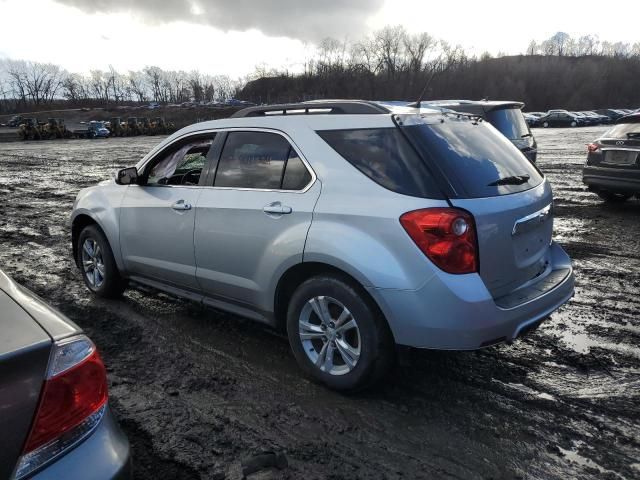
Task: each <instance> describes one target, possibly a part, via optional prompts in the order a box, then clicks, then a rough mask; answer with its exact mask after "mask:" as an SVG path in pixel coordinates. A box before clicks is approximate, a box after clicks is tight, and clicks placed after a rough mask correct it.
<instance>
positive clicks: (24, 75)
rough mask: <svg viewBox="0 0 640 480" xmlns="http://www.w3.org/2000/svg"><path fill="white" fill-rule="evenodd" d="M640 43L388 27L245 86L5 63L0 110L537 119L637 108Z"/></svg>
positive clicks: (261, 73) (327, 45)
mask: <svg viewBox="0 0 640 480" xmlns="http://www.w3.org/2000/svg"><path fill="white" fill-rule="evenodd" d="M638 78H640V42H637V43H635V44H628V43H624V42H609V41H600V39H599V38H598V37H597V36H594V35H585V36H582V37H579V38H573V37H571V36H570V35H568V34H566V33H563V32H558V33H556V34H555V35H553V36H552V37H550V38H548V39H546V40H543V41H540V42H538V41H531V42H530V44H529V46H528V48H527V51H526V52H524V53H523V54H522V55H515V56H505V55H497V56H496V57H494V56H492V55H491V54H489V53H484V54H482V55H480V56H473V55H469V54H468V53H467V52H466V51H465V50H464V49H463V48H462V47H461V46H459V45H455V46H454V45H451V44H449V43H447V42H445V41H443V40H439V39H437V38H435V37H433V36H431V35H430V34H428V33H426V32H425V33H417V34H412V33H409V32H407V31H406V29H405V28H403V27H402V26H387V27H385V28H383V29H380V30H378V31H375V32H372V33H371V34H369V35H368V36H366V37H365V38H362V39H360V40H357V41H346V40H345V41H340V40H336V39H333V38H327V39H325V40H323V41H322V42H320V44H319V45H318V46H317V48H315V49H314V51H313V54H312V55H311V56H310V57H309V58H306V59H304V61H303V63H302V66H301V67H300V68H297V69H296V71H295V72H290V71H288V70H282V69H273V68H268V67H264V66H261V67H257V68H256V70H255V72H254V73H253V74H252V75H249V76H248V77H246V78H244V79H237V80H234V79H231V78H230V77H229V76H228V75H224V74H220V75H209V74H204V73H202V72H199V71H192V72H184V71H168V70H163V69H161V68H159V67H157V66H148V67H145V68H144V69H142V70H140V71H129V72H127V73H122V72H118V71H117V70H116V69H114V68H113V67H109V69H108V70H92V71H90V72H89V73H87V74H78V73H69V72H67V71H65V70H64V69H62V68H61V67H59V66H57V65H54V64H49V63H38V62H29V61H23V60H4V61H2V60H0V111H1V110H4V111H26V110H27V109H37V108H41V107H43V106H46V105H51V104H53V103H64V104H65V105H66V106H68V107H74V106H95V105H110V104H115V105H118V104H127V103H131V102H149V101H153V102H158V103H165V104H167V103H175V104H179V103H183V102H210V101H224V100H226V99H228V98H230V97H237V98H239V99H243V100H249V101H253V102H256V103H278V102H291V101H301V100H309V99H318V98H363V99H378V100H384V99H389V100H391V99H398V100H414V99H417V98H418V96H419V95H420V94H421V93H424V95H425V99H436V98H472V99H479V98H492V99H512V100H521V101H524V102H525V103H527V107H528V109H530V110H546V109H549V108H569V109H588V108H589V109H591V108H604V107H621V108H624V107H634V106H640V89H638V88H635V86H637V82H638Z"/></svg>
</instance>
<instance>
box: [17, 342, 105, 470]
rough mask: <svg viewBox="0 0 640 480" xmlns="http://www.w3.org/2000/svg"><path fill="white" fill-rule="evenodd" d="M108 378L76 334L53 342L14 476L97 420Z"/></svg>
mask: <svg viewBox="0 0 640 480" xmlns="http://www.w3.org/2000/svg"><path fill="white" fill-rule="evenodd" d="M106 403H107V375H106V371H105V368H104V364H103V363H102V359H101V358H100V355H99V354H98V352H97V350H96V347H95V345H94V344H93V342H92V341H91V340H89V339H88V338H87V337H86V336H84V335H80V336H77V337H73V338H70V339H66V340H63V341H61V342H58V343H56V344H55V346H54V348H53V352H52V356H51V359H50V360H49V368H48V372H47V378H46V380H45V382H44V385H43V387H42V394H41V397H40V402H39V404H38V410H37V412H36V415H35V418H34V420H33V424H32V426H31V432H30V433H29V437H28V438H27V441H26V443H25V446H24V450H23V455H22V457H21V458H20V461H19V462H18V466H17V468H16V473H15V478H16V479H19V478H23V477H25V476H26V475H28V474H30V473H32V472H33V471H34V470H36V469H37V468H40V467H41V466H42V465H44V464H45V463H48V462H49V461H51V460H53V459H54V458H56V457H58V456H59V455H60V454H61V453H63V452H64V451H65V450H67V449H69V448H71V447H73V446H74V445H75V444H77V443H78V442H79V441H80V440H82V439H83V438H84V437H86V436H87V435H88V434H89V433H91V432H92V431H93V429H94V428H95V427H96V426H97V424H98V423H99V422H100V420H101V419H102V416H103V415H104V410H105V408H106Z"/></svg>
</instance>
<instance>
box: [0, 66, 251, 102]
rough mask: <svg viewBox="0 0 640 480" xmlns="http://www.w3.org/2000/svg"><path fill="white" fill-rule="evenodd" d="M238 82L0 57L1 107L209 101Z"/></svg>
mask: <svg viewBox="0 0 640 480" xmlns="http://www.w3.org/2000/svg"><path fill="white" fill-rule="evenodd" d="M240 85H241V83H240V82H239V81H237V80H232V79H231V78H230V77H229V76H228V75H207V74H203V73H201V72H199V71H192V72H184V71H173V70H163V69H161V68H160V67H156V66H149V67H145V68H144V69H142V70H140V71H129V72H127V73H120V72H118V71H117V70H116V69H115V68H113V67H111V66H110V67H109V69H108V70H91V71H90V72H89V73H88V74H79V73H69V72H67V71H66V70H64V69H62V68H61V67H59V66H58V65H54V64H51V63H39V62H30V61H25V60H0V111H2V110H4V111H26V110H28V109H36V108H40V107H45V106H50V105H52V104H53V103H64V104H66V106H68V107H82V106H96V105H103V106H107V105H122V104H128V103H132V102H158V103H163V104H167V103H176V104H179V103H183V102H211V101H224V100H226V99H228V98H230V97H232V96H233V95H234V94H235V93H236V91H237V89H238V87H239V86H240Z"/></svg>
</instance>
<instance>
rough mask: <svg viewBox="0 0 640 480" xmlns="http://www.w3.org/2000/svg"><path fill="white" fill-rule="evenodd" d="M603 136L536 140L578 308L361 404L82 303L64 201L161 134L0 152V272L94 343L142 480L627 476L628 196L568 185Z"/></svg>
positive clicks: (633, 319)
mask: <svg viewBox="0 0 640 480" xmlns="http://www.w3.org/2000/svg"><path fill="white" fill-rule="evenodd" d="M602 131H603V127H593V128H582V129H573V130H560V129H558V130H555V129H549V130H538V131H536V136H537V138H538V142H539V146H540V157H539V165H540V167H541V169H542V170H543V171H544V172H545V173H546V174H547V176H548V178H549V179H550V181H551V183H552V184H553V187H554V190H555V197H556V206H557V209H556V212H557V218H556V232H555V237H556V239H557V240H558V241H559V242H560V243H561V244H562V245H563V246H564V247H565V248H566V249H567V251H568V252H569V253H570V255H571V256H572V257H573V261H574V266H575V269H576V277H577V291H576V296H575V298H574V299H573V300H572V301H571V302H570V303H569V304H568V305H567V306H565V307H564V308H563V309H562V310H561V311H559V312H557V313H555V314H554V315H553V316H552V317H551V319H550V320H548V321H547V322H546V323H544V324H543V325H542V326H541V327H540V329H538V330H537V331H536V332H534V333H532V334H531V335H530V336H528V337H525V338H523V339H522V340H521V341H518V342H517V343H515V344H514V345H511V346H507V345H503V346H497V347H492V348H489V349H486V350H483V351H479V352H467V353H454V352H444V353H443V352H416V353H414V355H413V357H412V359H411V365H410V366H403V367H398V368H397V370H396V371H395V373H394V374H393V375H392V376H391V377H390V378H389V379H387V380H386V382H385V383H384V384H383V385H381V386H380V387H379V388H378V389H376V390H374V391H370V392H367V393H364V394H359V395H356V396H343V395H339V394H336V393H333V392H331V391H328V390H326V389H325V388H323V387H321V386H318V385H315V384H314V383H311V382H309V381H308V380H307V379H305V378H304V377H303V376H302V375H301V374H300V372H299V371H298V369H297V368H296V366H295V363H294V360H293V357H292V356H291V354H290V353H289V349H288V345H287V341H286V339H285V338H284V337H283V336H282V335H280V334H278V333H276V332H273V331H271V330H270V329H268V328H266V327H261V326H259V325H256V324H253V323H250V322H248V321H244V320H242V319H240V318H237V317H235V316H232V315H228V314H225V313H220V312H217V311H214V310H210V309H204V308H201V307H200V306H198V305H195V304H192V303H189V302H187V301H182V300H177V299H174V298H171V297H168V296H166V295H164V294H158V293H155V292H149V291H143V290H140V289H131V290H128V291H127V292H126V294H125V296H124V298H123V299H122V300H120V301H104V300H99V299H97V298H95V297H93V296H91V295H89V293H88V292H87V290H86V289H85V287H84V285H83V283H82V279H81V278H80V275H79V273H78V272H77V271H76V269H75V268H74V267H73V265H72V261H71V258H70V255H69V229H68V227H67V218H68V216H69V212H70V210H71V207H72V203H73V199H74V197H75V195H76V193H77V191H78V190H79V189H80V188H82V187H85V186H88V185H91V184H94V183H96V182H98V181H99V180H103V179H106V178H107V177H108V175H109V173H110V172H111V171H112V170H114V169H116V168H119V167H122V166H126V165H131V164H134V163H135V162H136V161H137V160H138V159H139V158H140V156H141V155H142V154H143V153H145V152H146V151H147V150H148V149H149V148H150V147H151V146H152V145H154V144H155V143H156V142H157V141H159V140H160V139H159V138H157V137H156V138H153V137H144V138H134V139H110V140H94V141H90V142H89V141H77V140H76V141H73V140H69V141H51V142H39V143H29V142H27V143H6V144H2V145H0V198H1V199H2V203H1V206H0V212H1V214H0V265H1V266H2V268H3V269H5V270H6V271H7V273H9V274H10V275H12V276H13V277H14V278H15V279H17V280H18V281H20V282H22V283H23V284H25V285H26V286H27V287H29V288H31V289H32V290H34V291H35V292H37V293H38V294H39V295H41V296H42V297H44V298H45V299H46V300H47V301H49V302H50V303H51V304H53V305H55V306H57V307H58V308H59V309H60V310H62V311H63V312H64V313H65V314H67V315H68V316H69V317H70V318H71V319H73V320H74V321H75V322H77V323H78V324H79V325H80V326H82V327H83V328H84V329H86V331H87V332H88V333H89V335H90V336H91V337H92V338H93V339H94V340H95V342H96V343H97V345H98V347H99V348H100V350H101V351H102V353H103V356H104V358H105V362H106V364H107V365H108V369H109V380H110V392H111V405H112V407H113V409H114V410H115V412H116V415H117V416H118V418H119V419H120V422H121V424H122V426H123V428H124V430H125V431H126V433H127V434H128V436H129V438H130V439H131V442H132V446H133V455H134V465H135V471H136V477H137V478H178V479H197V478H203V479H210V478H240V476H239V462H240V461H241V460H242V459H243V458H245V457H247V456H251V455H254V454H256V453H260V452H262V451H265V450H273V451H278V452H284V453H285V455H286V457H287V459H288V463H289V467H288V468H286V469H284V470H281V471H275V470H274V471H268V470H267V471H263V472H262V473H261V474H259V475H258V476H257V477H256V476H254V477H252V478H284V479H336V480H337V479H401V478H402V479H417V478H460V479H475V478H496V479H497V478H507V479H530V478H531V479H533V478H544V479H551V478H553V479H555V478H557V479H567V478H578V479H588V478H593V479H596V478H597V479H603V478H604V479H622V478H626V479H632V478H640V425H639V422H640V347H639V343H640V296H639V293H640V201H639V200H637V199H636V200H632V201H629V202H627V203H626V204H624V205H605V204H603V203H602V202H601V201H600V199H599V198H598V197H597V196H595V195H593V194H591V193H589V192H587V191H585V189H584V187H583V185H582V184H581V178H580V172H581V165H582V163H583V160H584V157H585V144H586V143H587V142H589V141H590V140H592V139H594V138H595V137H597V135H598V134H599V133H601V132H602Z"/></svg>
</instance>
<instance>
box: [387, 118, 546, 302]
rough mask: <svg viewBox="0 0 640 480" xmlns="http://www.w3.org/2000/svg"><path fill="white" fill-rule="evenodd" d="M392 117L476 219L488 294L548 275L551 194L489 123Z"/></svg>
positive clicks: (496, 294) (533, 169) (457, 204)
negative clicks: (397, 119) (396, 118)
mask: <svg viewBox="0 0 640 480" xmlns="http://www.w3.org/2000/svg"><path fill="white" fill-rule="evenodd" d="M401 122H402V123H400V121H398V124H399V125H400V124H401V125H402V126H401V127H400V128H401V129H402V130H403V131H404V132H405V133H406V135H407V138H408V139H409V140H410V141H411V142H412V144H413V145H414V147H415V148H416V149H418V150H419V152H420V153H421V154H422V156H423V157H424V158H425V160H426V161H427V162H428V164H429V165H430V167H431V168H432V170H434V172H436V175H437V176H438V177H439V178H440V182H441V184H442V185H443V188H444V189H445V190H446V192H447V196H448V198H449V201H450V203H451V204H452V206H454V207H459V208H462V209H465V210H467V211H468V212H470V213H471V214H472V215H473V217H474V219H475V222H476V228H477V233H478V249H479V257H480V272H479V273H480V276H481V277H482V279H483V281H484V283H485V285H486V286H487V288H488V290H489V291H490V292H491V294H492V295H493V297H494V298H498V297H502V296H504V295H506V294H508V293H510V292H512V291H513V290H515V289H516V288H518V287H520V286H522V285H524V284H526V283H528V282H530V281H532V280H534V279H535V278H536V277H539V276H542V275H544V274H545V273H548V272H549V268H550V265H549V246H550V243H551V235H552V231H553V219H552V194H551V188H550V187H549V185H548V183H547V182H545V181H544V177H543V176H542V174H541V173H540V171H539V170H538V169H537V168H536V167H535V166H534V165H532V164H531V163H530V162H529V161H528V160H527V159H526V157H524V156H523V154H522V153H521V152H520V151H519V150H518V149H517V148H516V147H515V146H514V145H513V144H512V143H511V142H510V141H509V140H507V139H506V138H505V137H504V136H503V135H501V134H500V133H499V132H498V131H497V130H496V129H495V128H494V127H492V126H491V125H490V124H489V123H487V122H484V121H482V120H479V119H477V118H470V117H465V116H456V115H450V114H444V115H442V116H439V115H424V116H421V117H420V118H419V119H418V117H417V116H416V118H413V119H410V118H404V119H402V120H401Z"/></svg>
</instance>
